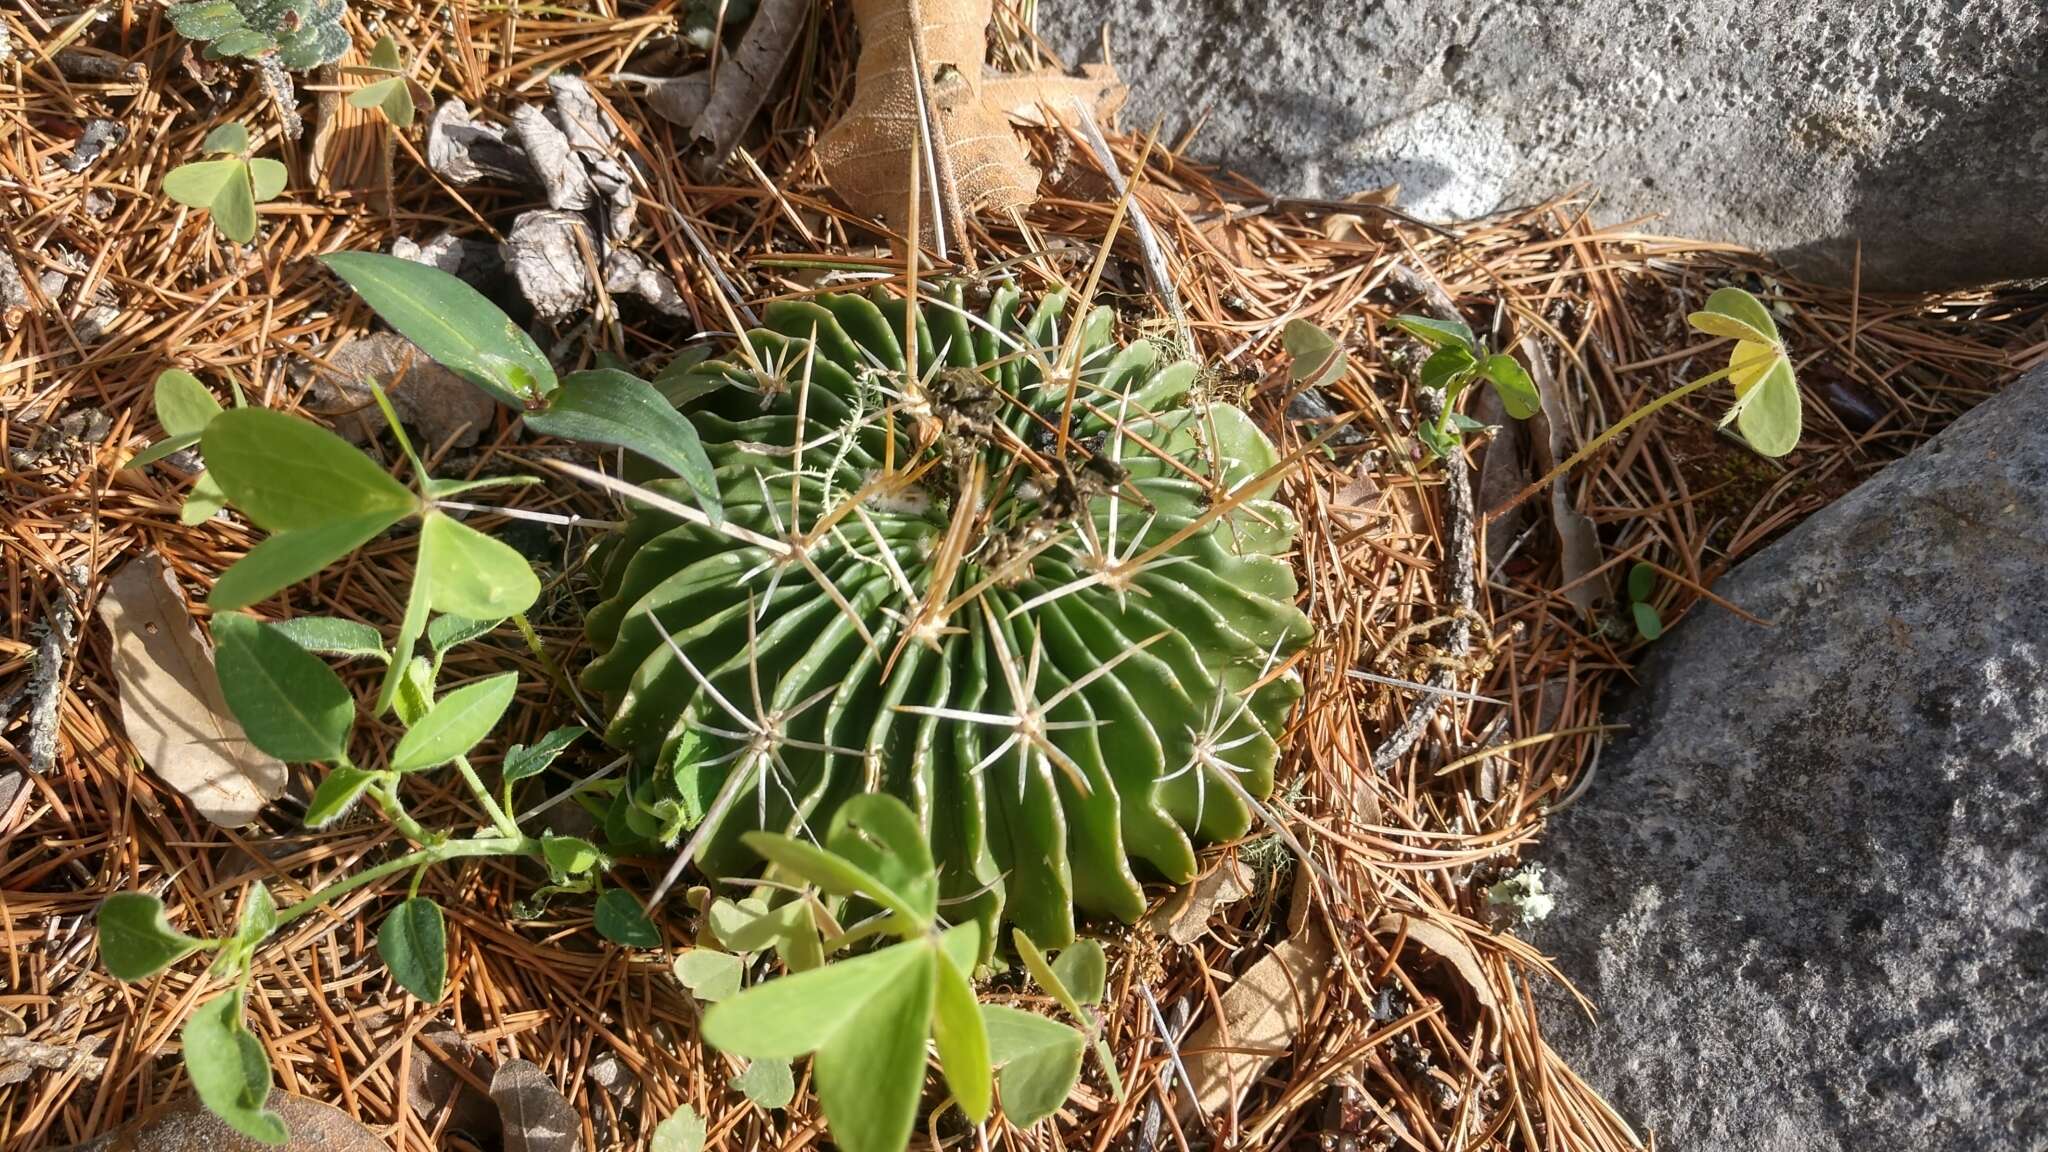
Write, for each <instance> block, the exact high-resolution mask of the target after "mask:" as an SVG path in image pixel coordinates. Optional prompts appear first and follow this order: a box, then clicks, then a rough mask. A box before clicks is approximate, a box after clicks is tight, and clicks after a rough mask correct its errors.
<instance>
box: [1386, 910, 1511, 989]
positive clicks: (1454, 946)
mask: <svg viewBox="0 0 2048 1152" xmlns="http://www.w3.org/2000/svg"><path fill="white" fill-rule="evenodd" d="M1404 924H1405V925H1406V926H1407V930H1408V943H1409V944H1412V945H1415V946H1416V947H1419V948H1422V949H1425V950H1426V951H1428V952H1429V953H1430V954H1432V955H1434V956H1435V957H1436V958H1437V959H1439V960H1441V961H1443V962H1444V963H1445V964H1448V965H1449V966H1450V968H1451V971H1453V972H1455V973H1457V975H1458V980H1459V982H1460V983H1462V984H1464V985H1465V987H1466V988H1467V989H1468V990H1469V991H1470V992H1471V993H1472V997H1473V999H1475V1000H1477V1001H1478V1002H1479V1003H1480V1004H1482V1005H1484V1006H1485V1007H1486V1009H1487V1010H1488V1011H1489V1012H1498V1011H1500V998H1499V997H1497V996H1495V995H1494V991H1493V985H1492V983H1490V982H1489V981H1488V980H1487V979H1486V969H1485V967H1484V966H1482V965H1481V964H1480V963H1479V957H1478V955H1477V954H1475V953H1474V952H1473V951H1472V946H1471V945H1470V944H1467V943H1465V938H1464V937H1462V936H1460V935H1458V934H1457V933H1456V932H1453V931H1451V930H1450V929H1448V928H1445V927H1442V926H1440V925H1436V924H1432V923H1430V922H1429V921H1427V920H1423V919H1421V918H1419V917H1415V916H1407V915H1404V914H1402V913H1399V912H1390V913H1388V914H1387V915H1385V916H1382V917H1380V918H1379V920H1377V921H1376V922H1374V924H1373V926H1372V933H1373V935H1375V936H1385V937H1394V936H1399V935H1400V933H1401V929H1402V926H1403V925H1404Z"/></svg>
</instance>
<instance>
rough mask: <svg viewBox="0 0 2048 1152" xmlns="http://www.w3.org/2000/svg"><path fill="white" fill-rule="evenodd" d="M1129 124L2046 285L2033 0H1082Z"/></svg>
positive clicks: (1837, 252)
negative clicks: (1123, 97) (1160, 121)
mask: <svg viewBox="0 0 2048 1152" xmlns="http://www.w3.org/2000/svg"><path fill="white" fill-rule="evenodd" d="M1038 10H1039V13H1040V22H1041V24H1042V25H1043V26H1044V30H1045V33H1046V36H1047V39H1048V40H1049V41H1050V42H1051V43H1053V44H1054V45H1055V46H1056V47H1058V48H1059V49H1060V50H1061V51H1062V52H1064V53H1065V54H1066V55H1067V57H1068V58H1069V59H1070V60H1073V59H1081V60H1094V59H1097V58H1099V56H1100V54H1101V48H1100V47H1099V43H1100V33H1101V29H1102V27H1103V25H1105V24H1106V25H1108V27H1109V29H1110V44H1111V49H1112V53H1113V55H1114V58H1115V60H1116V62H1117V64H1118V67H1119V68H1120V69H1121V70H1122V72H1123V75H1124V78H1125V79H1126V80H1128V81H1129V82H1130V84H1131V87H1132V89H1133V92H1132V99H1131V101H1130V104H1129V105H1128V106H1127V110H1126V112H1125V113H1124V122H1125V124H1126V125H1130V126H1136V127H1139V128H1145V127H1149V126H1150V125H1151V124H1152V123H1153V122H1154V120H1155V119H1157V118H1162V117H1163V118H1164V120H1165V123H1166V127H1167V132H1168V137H1167V138H1168V139H1172V138H1174V136H1175V135H1177V134H1178V133H1179V132H1180V131H1182V130H1183V129H1184V128H1186V127H1187V126H1189V125H1191V124H1192V123H1194V121H1195V119H1196V118H1197V117H1198V116H1200V115H1201V113H1202V111H1203V110H1204V108H1210V109H1212V110H1213V115H1211V116H1210V117H1209V119H1208V122H1207V124H1206V126H1205V127H1204V128H1203V130H1202V133H1201V135H1200V137H1199V138H1198V140H1197V143H1196V147H1195V152H1196V154H1198V155H1200V156H1203V157H1205V158H1209V159H1215V160H1219V161H1222V162H1225V163H1227V164H1229V165H1230V166H1232V167H1235V168H1238V169H1239V170H1241V171H1243V172H1245V173H1246V174H1248V175H1251V176H1253V177H1255V178H1257V179H1259V180H1260V181H1262V182H1264V183H1266V184H1267V185H1269V186H1270V187H1271V188H1272V189H1273V190H1275V191H1279V192H1285V193H1290V194H1296V195H1316V196H1330V195H1342V194H1344V193H1347V192H1351V191H1355V190H1357V189H1359V188H1361V187H1370V186H1374V185H1378V184H1382V183H1386V182H1389V181H1399V182H1400V183H1401V184H1402V185H1403V187H1404V189H1405V190H1406V195H1407V199H1408V202H1409V203H1410V204H1411V205H1413V206H1415V207H1417V208H1419V209H1420V210H1421V212H1422V213H1423V214H1424V215H1434V216H1439V217H1462V216H1470V215H1475V214H1479V213H1484V212H1490V211H1492V210H1493V209H1495V208H1497V207H1507V206H1513V205H1516V204H1521V203H1526V202H1531V201H1536V200H1541V199H1544V198H1547V197H1549V196H1552V195H1555V194H1557V193H1560V192H1563V191H1565V190H1567V189H1569V188H1571V187H1572V186H1574V185H1576V184H1579V183H1581V182H1587V181H1590V182H1591V183H1592V185H1593V187H1594V189H1595V190H1596V191H1597V192H1598V194H1599V198H1600V199H1599V204H1598V209H1597V213H1596V215H1597V217H1598V218H1599V219H1602V220H1606V221H1621V220H1626V219H1631V218H1634V217H1636V216H1639V215H1642V214H1646V213H1653V212H1657V213H1665V214H1666V216H1665V219H1664V221H1663V222H1662V223H1660V224H1658V225H1656V227H1657V228H1658V229H1660V230H1663V231H1668V232H1671V233H1673V234H1677V235H1684V236H1696V237H1701V238H1704V239H1710V240H1734V241H1738V242H1741V243H1745V244H1750V245H1754V246H1757V247H1760V248H1764V249H1768V250H1771V251H1774V252H1777V253H1779V254H1781V255H1782V256H1784V257H1785V258H1787V259H1788V261H1789V262H1790V263H1792V264H1793V266H1794V267H1795V268H1796V269H1798V270H1799V271H1802V272H1805V273H1807V274H1809V275H1816V276H1820V277H1824V278H1832V279H1835V280H1838V281H1842V282H1846V281H1847V280H1848V278H1849V272H1850V266H1851V259H1852V256H1853V253H1854V240H1855V239H1856V238H1857V237H1861V239H1862V241H1863V283H1864V285H1865V286H1866V287H1880V286H1882V287H1896V288H1909V289H1918V288H1934V287H1942V286H1949V285H1957V284H1975V283H1984V282H1988V281H1991V280H1997V279H2004V278H2011V277H2039V276H2048V5H2043V4H2042V3H2041V0H1944V2H1942V3H1928V2H1927V0H1850V2H1847V3H1844V2H1842V0H1779V2H1777V3H1772V4H1756V3H1752V2H1750V0H1354V2H1350V3H1333V2H1330V0H1106V2H1104V3H1085V2H1077V0H1063V2H1055V3H1044V4H1040V5H1039V6H1038Z"/></svg>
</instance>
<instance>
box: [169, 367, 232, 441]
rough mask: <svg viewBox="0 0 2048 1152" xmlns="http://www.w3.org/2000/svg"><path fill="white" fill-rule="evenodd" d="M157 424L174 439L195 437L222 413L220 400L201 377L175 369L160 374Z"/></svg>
mask: <svg viewBox="0 0 2048 1152" xmlns="http://www.w3.org/2000/svg"><path fill="white" fill-rule="evenodd" d="M154 403H155V406H156V422H157V423H159V424H161V425H163V426H164V431H165V432H167V433H169V434H170V435H172V436H196V435H198V434H199V433H201V432H203V431H205V430H206V426H207V425H208V424H209V423H211V422H212V421H213V418H214V417H215V416H218V415H220V414H221V406H220V401H218V400H215V399H214V398H213V393H211V392H209V391H207V390H206V385H204V384H202V383H200V382H199V377H197V376H194V375H193V374H191V373H190V372H181V371H179V370H178V369H176V368H166V369H164V370H163V371H162V372H159V373H157V377H156V393H155V397H154Z"/></svg>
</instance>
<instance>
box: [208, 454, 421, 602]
mask: <svg viewBox="0 0 2048 1152" xmlns="http://www.w3.org/2000/svg"><path fill="white" fill-rule="evenodd" d="M208 475H212V473H208ZM403 515H404V513H402V512H400V513H392V512H378V513H375V514H373V515H369V516H358V517H356V518H354V519H351V520H335V521H332V522H330V523H327V524H320V525H316V526H314V527H311V528H294V529H290V530H288V531H284V532H279V533H277V534H276V535H275V536H270V537H268V538H266V539H264V540H263V541H262V542H261V543H259V544H257V545H256V546H255V547H254V548H251V549H249V554H248V555H246V556H244V557H242V558H241V559H240V560H237V561H235V562H234V564H232V565H230V566H229V568H228V570H227V571H225V572H223V573H221V574H220V579H218V580H216V581H214V585H213V590H212V591H210V592H208V593H207V594H206V602H207V604H208V605H210V606H211V607H212V608H213V609H214V610H215V611H217V612H224V611H232V610H233V609H236V608H247V607H248V606H249V605H251V604H259V603H261V602H263V601H265V600H268V599H269V598H270V597H272V596H275V595H276V594H277V593H279V592H281V591H283V590H284V589H286V588H289V587H291V586H292V585H294V584H297V583H298V582H299V581H301V580H304V579H306V578H307V577H309V576H311V575H313V574H314V573H316V572H318V571H320V570H321V569H323V568H325V567H327V566H328V565H329V564H332V563H334V562H335V561H336V560H339V559H341V558H342V557H344V556H346V555H348V554H349V553H351V552H354V551H355V550H356V549H358V548H360V547H362V546H363V545H364V544H366V543H368V542H369V541H370V539H371V538H372V537H374V536H376V535H377V533H379V532H382V531H384V530H385V529H386V528H389V527H391V526H392V525H393V524H395V523H397V522H398V521H399V519H400V518H401V517H403Z"/></svg>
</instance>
